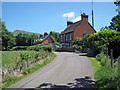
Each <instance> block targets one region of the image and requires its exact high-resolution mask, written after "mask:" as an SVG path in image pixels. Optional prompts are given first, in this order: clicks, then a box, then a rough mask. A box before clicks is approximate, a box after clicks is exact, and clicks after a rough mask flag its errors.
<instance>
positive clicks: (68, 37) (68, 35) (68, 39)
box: [59, 32, 74, 43]
mask: <svg viewBox="0 0 120 90" xmlns="http://www.w3.org/2000/svg"><path fill="white" fill-rule="evenodd" d="M70 33H71V40H70ZM70 33H66V34H65V35H67V41H66V40H65V39H64V34H62V42H61V35H60V36H59V42H60V43H63V42H64V40H65V42H69V43H70V42H72V40H74V38H73V35H74V33H73V32H70Z"/></svg>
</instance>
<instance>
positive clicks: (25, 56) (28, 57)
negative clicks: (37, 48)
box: [20, 53, 32, 61]
mask: <svg viewBox="0 0 120 90" xmlns="http://www.w3.org/2000/svg"><path fill="white" fill-rule="evenodd" d="M20 58H21V59H22V60H26V61H29V60H31V59H32V57H31V56H30V55H29V54H28V53H24V54H23V53H21V54H20Z"/></svg>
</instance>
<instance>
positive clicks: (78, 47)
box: [72, 45, 82, 52]
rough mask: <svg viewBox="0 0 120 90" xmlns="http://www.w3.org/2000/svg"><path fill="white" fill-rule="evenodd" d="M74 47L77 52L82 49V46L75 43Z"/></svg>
mask: <svg viewBox="0 0 120 90" xmlns="http://www.w3.org/2000/svg"><path fill="white" fill-rule="evenodd" d="M72 47H73V48H74V49H75V52H80V51H81V50H82V47H81V46H78V45H73V46H72Z"/></svg>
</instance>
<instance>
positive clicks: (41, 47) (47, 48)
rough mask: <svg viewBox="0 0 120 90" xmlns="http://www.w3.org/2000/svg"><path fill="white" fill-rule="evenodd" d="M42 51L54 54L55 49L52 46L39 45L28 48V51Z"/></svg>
mask: <svg viewBox="0 0 120 90" xmlns="http://www.w3.org/2000/svg"><path fill="white" fill-rule="evenodd" d="M40 49H43V50H45V51H49V52H52V50H53V48H52V46H50V45H44V44H37V45H33V46H29V47H28V48H27V50H29V51H30V50H35V51H39V50H40Z"/></svg>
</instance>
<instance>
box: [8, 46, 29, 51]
mask: <svg viewBox="0 0 120 90" xmlns="http://www.w3.org/2000/svg"><path fill="white" fill-rule="evenodd" d="M28 47H29V46H16V47H13V48H12V49H10V50H11V51H15V50H16V51H17V50H26V49H27V48H28Z"/></svg>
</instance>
